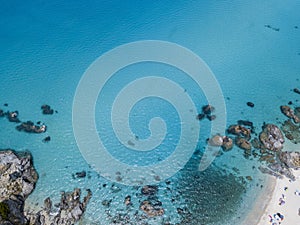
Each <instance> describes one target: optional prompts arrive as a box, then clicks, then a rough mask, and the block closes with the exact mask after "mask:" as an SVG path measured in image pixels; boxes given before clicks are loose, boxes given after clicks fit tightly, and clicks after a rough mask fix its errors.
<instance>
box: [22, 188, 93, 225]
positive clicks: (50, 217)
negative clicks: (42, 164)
mask: <svg viewBox="0 0 300 225" xmlns="http://www.w3.org/2000/svg"><path fill="white" fill-rule="evenodd" d="M86 191H87V195H86V196H85V197H84V198H83V201H81V200H80V199H81V190H80V189H79V188H76V189H75V190H74V191H73V192H62V193H61V199H60V203H59V204H58V206H59V207H58V208H54V207H53V206H52V201H51V199H50V198H46V199H45V200H44V208H43V209H42V210H41V211H39V212H38V213H31V212H26V213H25V215H26V217H28V218H29V219H30V221H31V222H30V224H32V225H36V224H39V225H48V224H53V225H73V224H75V223H76V222H77V221H79V220H80V219H81V217H82V216H83V213H84V212H85V210H86V207H87V204H88V202H89V200H90V198H91V197H92V192H91V190H89V189H87V190H86Z"/></svg>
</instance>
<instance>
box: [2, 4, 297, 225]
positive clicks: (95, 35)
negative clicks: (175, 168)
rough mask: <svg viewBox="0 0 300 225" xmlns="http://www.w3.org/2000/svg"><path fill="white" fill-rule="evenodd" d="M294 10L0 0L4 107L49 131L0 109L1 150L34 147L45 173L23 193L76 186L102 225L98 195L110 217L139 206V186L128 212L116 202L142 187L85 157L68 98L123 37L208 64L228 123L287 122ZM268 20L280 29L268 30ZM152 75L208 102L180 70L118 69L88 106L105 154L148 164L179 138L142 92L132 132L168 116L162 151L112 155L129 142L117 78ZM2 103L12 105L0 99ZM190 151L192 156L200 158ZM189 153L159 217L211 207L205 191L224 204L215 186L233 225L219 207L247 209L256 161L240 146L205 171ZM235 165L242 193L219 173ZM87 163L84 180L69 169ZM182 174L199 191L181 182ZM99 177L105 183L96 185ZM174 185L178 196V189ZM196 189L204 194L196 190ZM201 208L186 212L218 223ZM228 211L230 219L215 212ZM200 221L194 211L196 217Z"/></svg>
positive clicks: (142, 134)
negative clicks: (175, 48) (119, 127)
mask: <svg viewBox="0 0 300 225" xmlns="http://www.w3.org/2000/svg"><path fill="white" fill-rule="evenodd" d="M299 11H300V2H299V1H296V0H294V1H293V0H288V1H279V0H278V1H234V2H231V3H228V2H226V1H163V2H161V1H113V2H111V1H101V2H98V1H92V0H90V1H84V2H83V1H82V2H80V1H72V2H69V1H68V2H60V1H27V2H21V1H1V7H0V27H1V29H0V51H1V53H0V60H1V64H0V76H1V85H0V93H1V95H0V108H1V109H5V110H6V109H7V110H11V111H12V110H19V112H20V119H21V120H24V121H25V120H33V121H42V122H44V123H45V124H47V126H48V130H47V133H46V134H41V135H35V134H26V133H20V132H17V131H16V130H15V124H12V123H9V122H7V120H6V119H2V118H0V127H1V136H0V148H13V149H16V150H25V149H28V150H30V151H31V152H32V154H33V158H34V163H35V166H36V168H37V170H38V172H39V175H40V179H39V182H38V184H37V187H36V190H35V191H34V193H33V194H32V195H31V196H30V199H29V200H30V201H31V202H35V201H39V202H42V201H43V199H44V198H46V197H48V196H51V197H53V198H54V199H56V200H58V199H59V192H60V191H61V190H65V191H68V190H72V189H73V188H74V187H81V188H91V190H92V191H93V198H92V200H91V203H90V206H89V208H88V210H87V212H86V219H89V220H92V221H95V222H96V223H98V224H110V223H111V218H110V217H109V216H108V215H107V213H105V210H107V208H105V207H104V206H103V205H102V204H101V203H102V201H103V200H109V199H112V203H111V209H110V210H111V214H112V215H115V214H116V213H118V212H119V213H120V212H122V213H125V214H126V213H128V215H131V216H132V214H133V213H134V211H135V210H138V206H139V202H138V201H139V200H140V199H142V198H140V197H139V195H137V196H136V197H135V198H133V200H132V201H133V205H134V209H132V211H130V212H127V211H126V210H125V209H124V207H123V201H124V197H125V196H126V195H128V194H131V195H132V196H134V195H135V194H136V193H140V190H139V189H138V190H136V189H135V188H132V187H126V186H122V185H119V186H120V188H121V189H122V190H121V191H119V192H116V193H115V192H114V191H112V190H113V188H110V187H111V186H112V183H111V182H110V181H107V180H106V179H104V178H101V177H99V176H98V174H97V173H96V172H95V171H93V170H92V169H91V168H90V167H89V165H88V163H87V162H86V161H85V160H84V158H83V157H82V155H81V154H80V151H79V149H78V147H77V145H76V141H75V138H74V134H73V128H72V104H73V100H74V99H73V98H74V95H75V91H76V87H77V85H78V84H79V81H80V79H81V77H82V75H83V73H84V72H85V71H86V69H87V68H88V66H89V65H90V64H91V63H92V62H93V61H94V60H95V59H97V58H98V57H99V56H101V55H102V54H103V53H105V52H107V51H109V50H111V49H113V48H115V47H117V46H119V45H121V44H126V43H129V42H133V41H139V40H164V41H170V42H174V43H176V44H179V45H182V46H184V47H186V48H188V49H190V50H191V51H193V52H194V53H196V54H198V55H199V56H200V57H201V58H202V59H203V60H204V61H205V62H206V63H207V64H208V66H209V67H210V69H211V70H212V71H213V73H214V74H215V76H216V78H217V80H218V82H219V84H220V87H221V88H222V91H223V94H224V99H225V103H226V111H227V124H228V125H229V124H232V123H235V122H236V121H237V120H238V119H249V120H251V121H252V122H254V124H255V126H256V127H257V128H258V129H257V131H259V128H260V126H261V125H262V123H263V122H276V118H279V119H282V118H283V116H282V115H281V113H280V111H279V106H280V105H282V104H287V102H288V101H293V102H294V103H296V104H297V102H296V100H297V95H295V94H293V93H292V92H291V89H293V88H295V87H299V86H300V82H299V75H300V63H299V60H300V41H299V40H300V15H299V13H298V12H299ZM265 25H271V26H272V27H275V28H279V29H280V30H279V31H275V30H272V29H269V28H267V27H265ZM296 27H299V28H296ZM150 73H151V74H150ZM122 74H127V76H123V75H122ZM148 74H150V75H153V74H154V75H159V74H162V76H163V77H166V78H170V79H171V78H172V80H174V81H177V82H178V83H179V84H180V85H183V86H184V88H185V89H186V91H187V93H188V94H189V95H190V96H191V98H192V99H193V101H194V102H195V105H196V107H197V109H199V110H200V109H201V106H202V105H204V104H206V103H207V101H206V99H205V96H204V94H203V92H202V91H201V90H198V89H197V87H196V86H195V84H194V83H193V82H191V80H189V78H188V77H187V76H184V74H182V73H181V72H180V71H178V70H174V69H172V68H169V67H165V66H161V65H160V66H159V65H154V66H153V65H148V64H147V65H146V64H144V65H143V64H141V65H137V66H136V67H128V68H126V70H124V71H120V73H119V74H118V73H117V74H116V76H115V77H113V78H112V79H111V80H110V81H109V82H108V84H107V86H106V87H105V89H103V93H101V94H100V95H99V98H98V100H97V104H96V106H95V109H96V110H95V114H96V124H97V128H98V131H99V135H101V136H104V137H105V138H104V139H105V140H106V141H107V143H106V145H107V147H108V148H109V149H111V150H110V152H111V154H112V155H113V156H115V157H117V158H118V157H119V160H120V161H122V160H123V161H126V160H128V159H130V160H131V162H128V161H127V162H128V163H130V164H136V163H137V164H139V163H141V164H153V163H155V160H157V161H160V160H163V159H164V158H165V157H167V155H168V154H169V153H170V152H172V149H173V148H174V147H175V146H176V145H177V143H178V137H179V135H180V127H179V125H178V124H179V123H178V121H179V116H178V113H177V112H176V110H174V107H172V105H171V104H168V103H166V102H164V101H163V100H161V99H158V98H153V99H145V101H141V102H139V103H138V104H137V105H136V106H135V107H134V108H133V110H132V111H131V114H130V124H131V126H132V129H133V130H134V132H136V133H138V134H139V138H142V139H143V138H146V137H148V136H149V135H150V134H149V130H148V129H146V128H147V124H148V122H149V120H150V119H151V118H153V117H154V116H160V117H162V118H164V120H165V122H166V124H169V126H168V136H167V138H166V139H165V140H164V142H163V143H162V145H161V147H160V148H158V149H156V150H155V151H157V152H159V151H161V153H160V154H159V157H156V156H157V155H158V154H149V155H148V156H147V155H144V156H141V157H145V158H142V159H143V160H142V161H141V160H140V159H141V158H140V156H139V153H136V152H131V153H130V154H129V155H127V154H125V155H123V154H118V153H119V152H120V151H125V150H126V147H122V146H121V144H120V143H119V142H117V140H116V138H115V137H113V131H112V129H111V125H110V124H109V122H110V121H109V110H110V105H111V104H112V101H113V99H114V96H115V95H116V94H117V93H118V91H119V90H121V89H122V88H123V85H124V84H126V83H128V82H130V80H134V79H136V78H138V77H143V76H147V75H148ZM101 97H103V98H101ZM248 101H251V102H253V103H255V107H254V108H250V107H248V106H247V105H246V102H248ZM4 103H8V104H9V106H8V107H4V106H2V105H3V104H4ZM45 103H46V104H49V105H50V106H52V107H53V108H54V109H56V110H57V111H58V113H57V114H54V115H52V116H45V115H42V114H41V111H40V106H41V105H42V104H45ZM158 105H161V106H159V107H157V106H158ZM154 106H155V107H154ZM147 107H148V108H147ZM195 123H197V121H196V120H195ZM209 129H210V123H209V122H208V121H203V122H201V131H200V138H199V142H198V145H197V149H199V150H200V151H202V149H203V147H204V146H205V140H206V138H207V135H208V132H209ZM47 135H50V136H51V141H50V142H49V143H47V144H45V143H43V142H42V141H41V140H42V139H43V138H44V137H45V136H47ZM155 153H156V152H155ZM194 157H195V161H196V162H198V161H197V160H198V158H197V157H198V156H194ZM147 160H148V161H147ZM195 161H193V160H192V161H191V162H190V164H189V166H187V168H186V170H184V171H182V172H181V173H178V174H177V175H175V176H174V177H173V178H172V179H171V181H172V182H171V190H173V192H170V191H169V190H168V188H167V185H165V184H161V186H160V189H159V199H160V201H162V202H163V206H164V208H165V210H166V213H165V216H164V219H165V220H166V221H167V220H168V219H170V220H171V222H172V223H176V222H178V221H180V216H179V215H178V213H177V210H176V208H177V207H184V205H183V203H182V202H184V201H186V199H189V198H190V199H193V201H192V203H191V204H188V203H187V205H188V207H190V206H191V205H193V204H194V205H195V204H196V205H197V201H198V203H199V204H198V206H199V205H201V204H208V205H209V203H208V201H205V199H206V198H208V196H210V197H211V198H213V201H211V202H213V204H215V205H218V200H219V203H220V205H222V204H225V203H224V202H226V201H225V200H226V198H225V197H226V196H225V197H224V199H222V198H221V199H220V196H219V195H218V194H217V193H216V190H217V189H218V188H220V187H222V188H224V189H226V192H225V193H226V195H227V194H228V196H233V197H232V198H230V199H231V201H229V202H228V205H227V206H228V210H229V211H226V210H225V211H220V214H218V215H217V216H215V217H216V218H214V219H216V220H218V219H219V222H220V223H222V224H226V222H227V223H228V224H230V222H228V221H229V220H227V219H228V218H227V217H226V216H225V214H228V213H231V214H232V215H233V216H232V219H233V220H234V221H236V223H239V222H237V221H239V218H238V215H237V214H235V213H236V212H237V208H239V209H240V212H238V214H240V215H244V214H243V213H246V212H248V211H250V210H251V203H252V202H253V201H254V200H255V199H253V198H252V197H251V193H253V192H256V191H258V190H260V189H256V188H257V187H256V183H257V182H258V181H260V180H259V179H264V178H263V177H261V175H260V174H259V173H258V172H257V170H252V165H255V162H252V161H247V160H245V159H243V157H242V154H241V152H240V151H238V149H236V148H235V149H234V150H232V151H231V152H229V153H228V154H224V155H222V156H221V157H218V158H217V159H216V160H215V161H214V166H212V167H210V168H209V170H208V171H206V172H204V173H200V172H199V171H197V169H196V167H195V166H194V164H193V163H195ZM233 167H237V168H239V169H240V171H241V174H243V175H251V176H253V177H254V179H255V181H253V183H250V184H249V185H248V186H247V188H246V189H247V191H246V193H244V189H243V187H242V186H240V184H239V183H237V182H235V181H234V179H231V178H226V175H225V174H223V173H224V170H228V171H230V172H231V169H232V168H233ZM82 170H86V171H90V172H89V173H88V174H89V175H90V176H91V178H85V179H73V178H72V174H73V173H75V172H78V171H82ZM198 173H200V174H198ZM195 174H196V175H195ZM212 174H214V175H212ZM189 176H190V177H189ZM195 176H196V177H197V178H195ZM199 177H200V178H199ZM189 178H190V179H191V181H193V182H191V183H192V184H193V185H194V187H195V189H193V188H191V187H189V186H190V185H187V184H186V183H188V180H189ZM214 179H215V181H216V182H214ZM222 179H226V180H229V181H228V182H229V183H230V184H228V185H225V186H222V185H221V183H222V182H220V180H221V181H222ZM203 180H204V181H203ZM209 181H210V182H209ZM217 181H218V182H217ZM104 183H105V184H107V188H104V187H103V184H104ZM197 184H199V185H201V184H207V185H209V188H204V189H199V188H198V187H196V185H197ZM214 184H216V186H215V187H214V186H213V185H214ZM225 184H227V183H226V182H225ZM218 185H219V186H218ZM230 185H232V187H235V188H232V189H231V191H232V192H230V190H227V188H228V187H230ZM116 186H118V184H116ZM192 187H193V186H192ZM228 189H230V188H228ZM201 190H202V191H203V192H201ZM180 191H181V192H185V194H181V195H180V194H178V193H179V192H180ZM199 192H201V196H203V199H202V198H198V197H199ZM176 193H177V194H176ZM174 195H176V196H174ZM193 195H195V196H197V197H195V196H193ZM249 196H250V197H249ZM175 197H176V198H177V200H176V202H175V203H174V202H172V198H175ZM182 199H183V200H182ZM187 201H188V200H187ZM195 201H196V203H195ZM221 203H222V204H221ZM205 206H206V207H203V208H201V207H196V208H195V209H193V210H192V209H191V211H192V212H193V213H194V215H193V216H194V217H198V216H199V217H201V218H203V220H200V221H201V222H203V223H213V224H218V222H216V221H215V220H214V219H212V217H213V215H211V214H209V213H208V214H207V213H205V210H208V209H209V207H207V205H205ZM225 206H226V204H225ZM225 206H224V207H225ZM224 207H223V208H224ZM225 208H226V207H225ZM195 213H196V215H195ZM198 214H199V215H198ZM222 215H223V216H224V217H223V216H222ZM224 218H227V219H226V221H222V220H224ZM100 221H102V222H100ZM103 221H105V222H103ZM195 221H196V222H195ZM198 222H199V220H196V219H194V223H198ZM149 223H150V224H160V223H161V221H160V220H151V221H150V222H149ZM133 224H135V223H134V222H133ZM231 224H232V223H231Z"/></svg>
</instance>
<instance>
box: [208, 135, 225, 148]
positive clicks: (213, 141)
mask: <svg viewBox="0 0 300 225" xmlns="http://www.w3.org/2000/svg"><path fill="white" fill-rule="evenodd" d="M208 143H209V144H210V145H212V146H222V145H223V137H222V136H221V135H215V136H213V137H212V138H210V139H209V140H208Z"/></svg>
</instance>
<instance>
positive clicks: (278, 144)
mask: <svg viewBox="0 0 300 225" xmlns="http://www.w3.org/2000/svg"><path fill="white" fill-rule="evenodd" d="M259 140H260V141H261V142H262V144H263V146H264V147H265V148H266V149H268V150H271V151H280V150H281V149H282V148H283V143H284V137H283V135H282V132H281V130H280V129H279V128H278V127H277V126H276V125H274V124H266V125H264V126H263V131H262V132H261V133H260V134H259Z"/></svg>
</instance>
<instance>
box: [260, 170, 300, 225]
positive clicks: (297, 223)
mask: <svg viewBox="0 0 300 225" xmlns="http://www.w3.org/2000/svg"><path fill="white" fill-rule="evenodd" d="M293 173H294V175H295V177H296V181H294V182H290V181H289V179H287V178H283V179H277V180H276V184H275V189H274V191H273V194H271V193H269V194H268V193H266V198H268V196H267V195H271V200H270V201H269V203H268V205H267V207H266V208H265V210H264V213H263V215H262V216H261V218H260V220H259V222H258V223H257V225H267V224H272V223H271V222H270V218H269V215H271V216H273V215H274V214H276V213H281V214H282V215H283V216H284V220H283V221H281V225H300V216H299V215H298V213H299V211H298V210H300V196H298V195H296V194H295V191H296V190H298V191H300V170H298V171H295V170H293ZM285 187H287V188H288V189H287V190H286V191H285V190H284V188H285ZM282 195H284V198H283V196H282ZM262 198H264V197H262ZM280 198H283V200H284V201H285V204H283V205H279V199H280ZM262 201H263V200H262ZM259 202H260V200H258V201H257V203H258V204H259ZM274 222H275V221H274ZM277 224H279V223H278V222H277Z"/></svg>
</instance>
